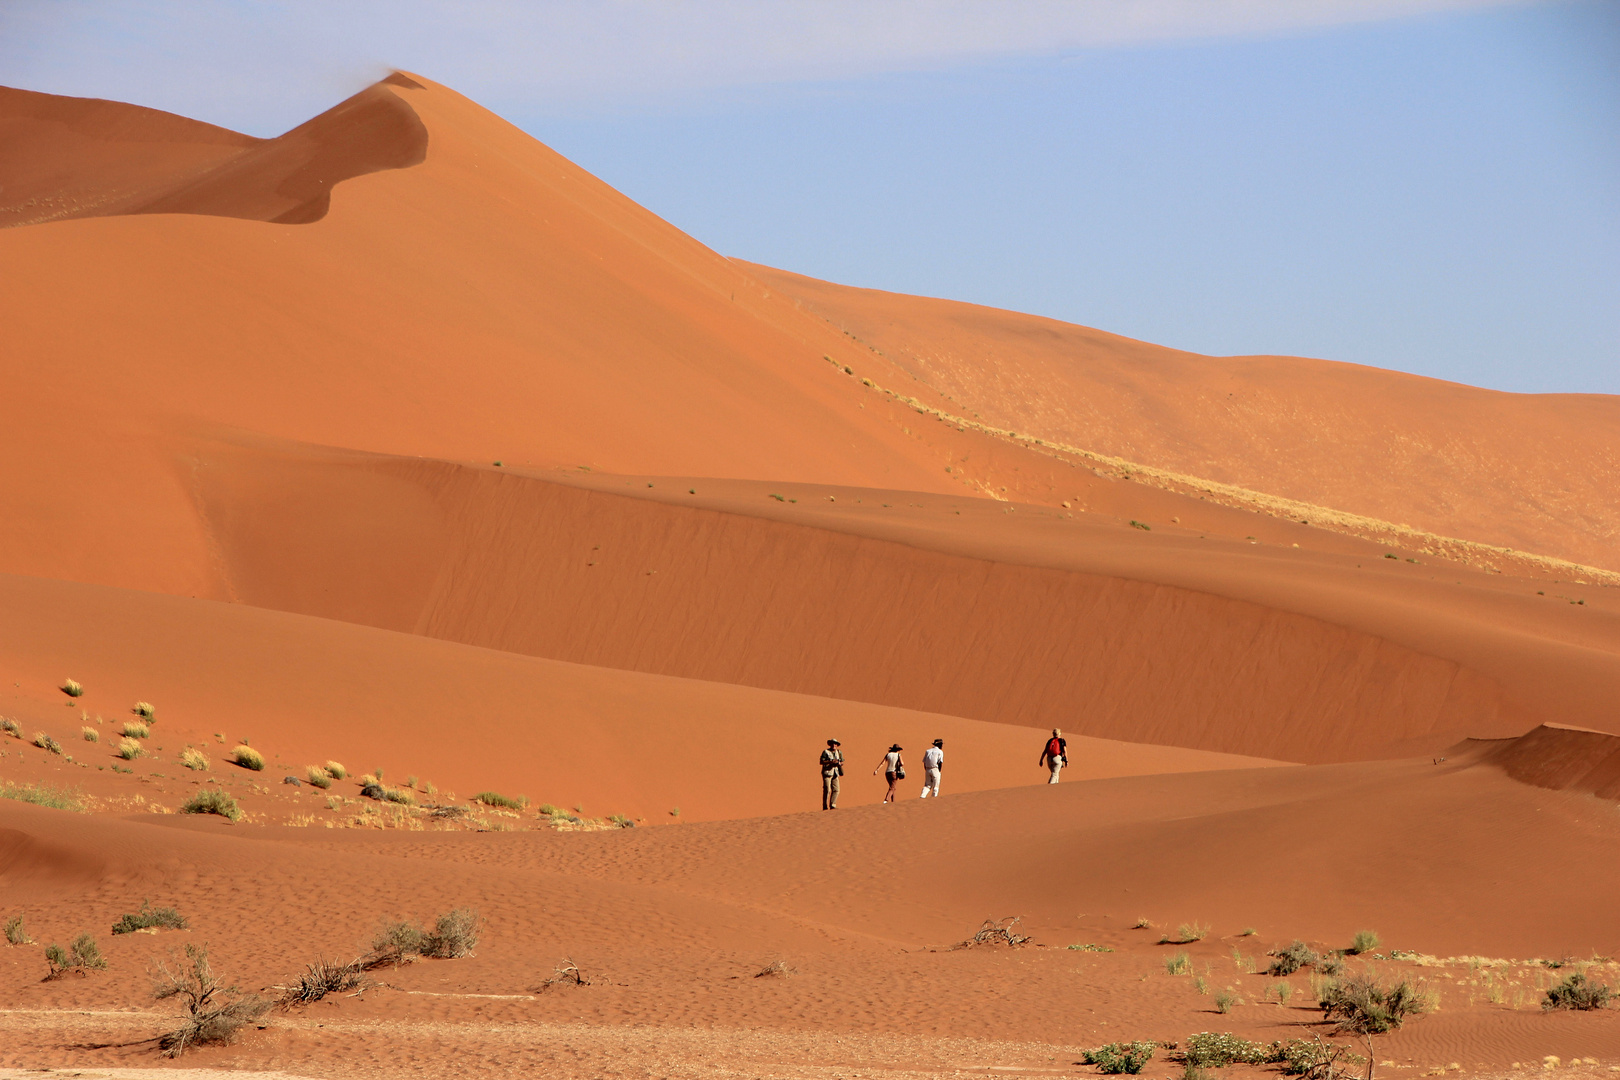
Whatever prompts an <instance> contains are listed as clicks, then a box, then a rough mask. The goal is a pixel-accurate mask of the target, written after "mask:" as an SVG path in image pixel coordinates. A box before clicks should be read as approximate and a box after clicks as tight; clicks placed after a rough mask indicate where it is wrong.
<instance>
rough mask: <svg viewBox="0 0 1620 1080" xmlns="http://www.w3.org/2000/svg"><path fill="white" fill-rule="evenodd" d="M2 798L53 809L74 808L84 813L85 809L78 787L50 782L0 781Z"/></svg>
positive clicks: (76, 811) (0, 796) (0, 797)
mask: <svg viewBox="0 0 1620 1080" xmlns="http://www.w3.org/2000/svg"><path fill="white" fill-rule="evenodd" d="M0 799H15V800H17V801H18V802H25V803H32V804H33V805H35V806H47V807H50V808H51V809H52V810H72V811H74V812H75V813H83V812H84V810H85V805H84V800H83V798H82V797H81V796H80V795H79V792H78V790H77V789H74V788H65V787H60V788H58V787H51V786H50V785H49V784H14V783H11V782H10V781H0Z"/></svg>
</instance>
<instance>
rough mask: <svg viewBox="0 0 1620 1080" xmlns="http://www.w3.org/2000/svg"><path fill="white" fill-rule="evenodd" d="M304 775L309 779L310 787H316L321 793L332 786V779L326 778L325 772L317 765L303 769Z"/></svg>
mask: <svg viewBox="0 0 1620 1080" xmlns="http://www.w3.org/2000/svg"><path fill="white" fill-rule="evenodd" d="M304 775H305V776H306V777H307V778H308V779H309V782H310V784H311V785H312V786H314V787H318V788H320V789H321V790H322V791H325V790H326V789H327V788H330V787H331V786H332V778H331V777H330V776H328V775H327V774H326V770H325V769H323V768H321V767H320V766H319V765H310V766H308V767H307V768H305V769H304Z"/></svg>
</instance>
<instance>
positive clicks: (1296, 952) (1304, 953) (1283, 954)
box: [1266, 941, 1322, 975]
mask: <svg viewBox="0 0 1620 1080" xmlns="http://www.w3.org/2000/svg"><path fill="white" fill-rule="evenodd" d="M1266 955H1267V956H1272V957H1275V958H1276V959H1274V960H1273V961H1272V962H1271V967H1270V968H1269V969H1267V974H1268V975H1292V974H1293V973H1294V972H1296V971H1298V970H1299V969H1300V968H1307V967H1312V966H1314V965H1316V964H1318V963H1320V962H1321V960H1322V957H1321V955H1320V954H1318V953H1317V951H1316V950H1315V949H1313V948H1311V947H1310V946H1309V945H1307V944H1305V943H1304V942H1303V941H1296V942H1294V943H1293V944H1292V945H1290V946H1288V948H1286V949H1273V950H1271V952H1269V953H1267V954H1266Z"/></svg>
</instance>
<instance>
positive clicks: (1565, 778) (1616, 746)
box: [1479, 724, 1620, 799]
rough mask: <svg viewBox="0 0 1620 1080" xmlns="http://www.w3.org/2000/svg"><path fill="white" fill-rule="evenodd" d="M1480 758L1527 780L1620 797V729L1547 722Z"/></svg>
mask: <svg viewBox="0 0 1620 1080" xmlns="http://www.w3.org/2000/svg"><path fill="white" fill-rule="evenodd" d="M1487 745H1488V744H1487ZM1479 760H1481V761H1483V762H1485V763H1487V764H1490V765H1495V766H1496V767H1498V768H1500V769H1501V770H1502V771H1503V772H1505V773H1507V774H1508V775H1509V776H1511V777H1513V779H1515V780H1520V781H1522V782H1524V783H1526V784H1534V785H1536V786H1537V787H1544V788H1552V789H1554V790H1558V791H1579V792H1583V793H1585V794H1588V795H1595V796H1597V797H1598V798H1600V799H1620V735H1616V734H1613V733H1611V732H1607V731H1587V730H1585V729H1582V728H1573V727H1568V726H1566V725H1563V724H1543V725H1541V726H1540V727H1538V728H1536V729H1535V730H1534V731H1531V732H1528V733H1526V734H1524V735H1521V736H1520V737H1519V738H1517V739H1510V740H1507V741H1505V742H1503V743H1501V744H1499V745H1495V746H1490V748H1489V749H1487V750H1485V751H1484V752H1483V753H1480V754H1479Z"/></svg>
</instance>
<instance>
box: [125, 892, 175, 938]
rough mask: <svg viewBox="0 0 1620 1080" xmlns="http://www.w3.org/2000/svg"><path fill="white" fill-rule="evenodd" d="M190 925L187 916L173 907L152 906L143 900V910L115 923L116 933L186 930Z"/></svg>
mask: <svg viewBox="0 0 1620 1080" xmlns="http://www.w3.org/2000/svg"><path fill="white" fill-rule="evenodd" d="M188 925H190V924H189V923H187V922H186V917H185V916H184V915H182V914H180V913H179V912H178V911H176V910H175V909H174V908H172V907H160V908H155V907H152V906H151V905H150V904H149V903H147V902H146V901H144V900H143V901H141V910H139V911H137V912H133V913H131V914H127V915H125V916H124V917H123V918H121V919H119V920H118V921H117V922H115V923H113V928H112V932H113V933H114V934H132V933H134V932H135V931H137V930H151V929H163V930H184V929H186V927H187V926H188Z"/></svg>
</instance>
